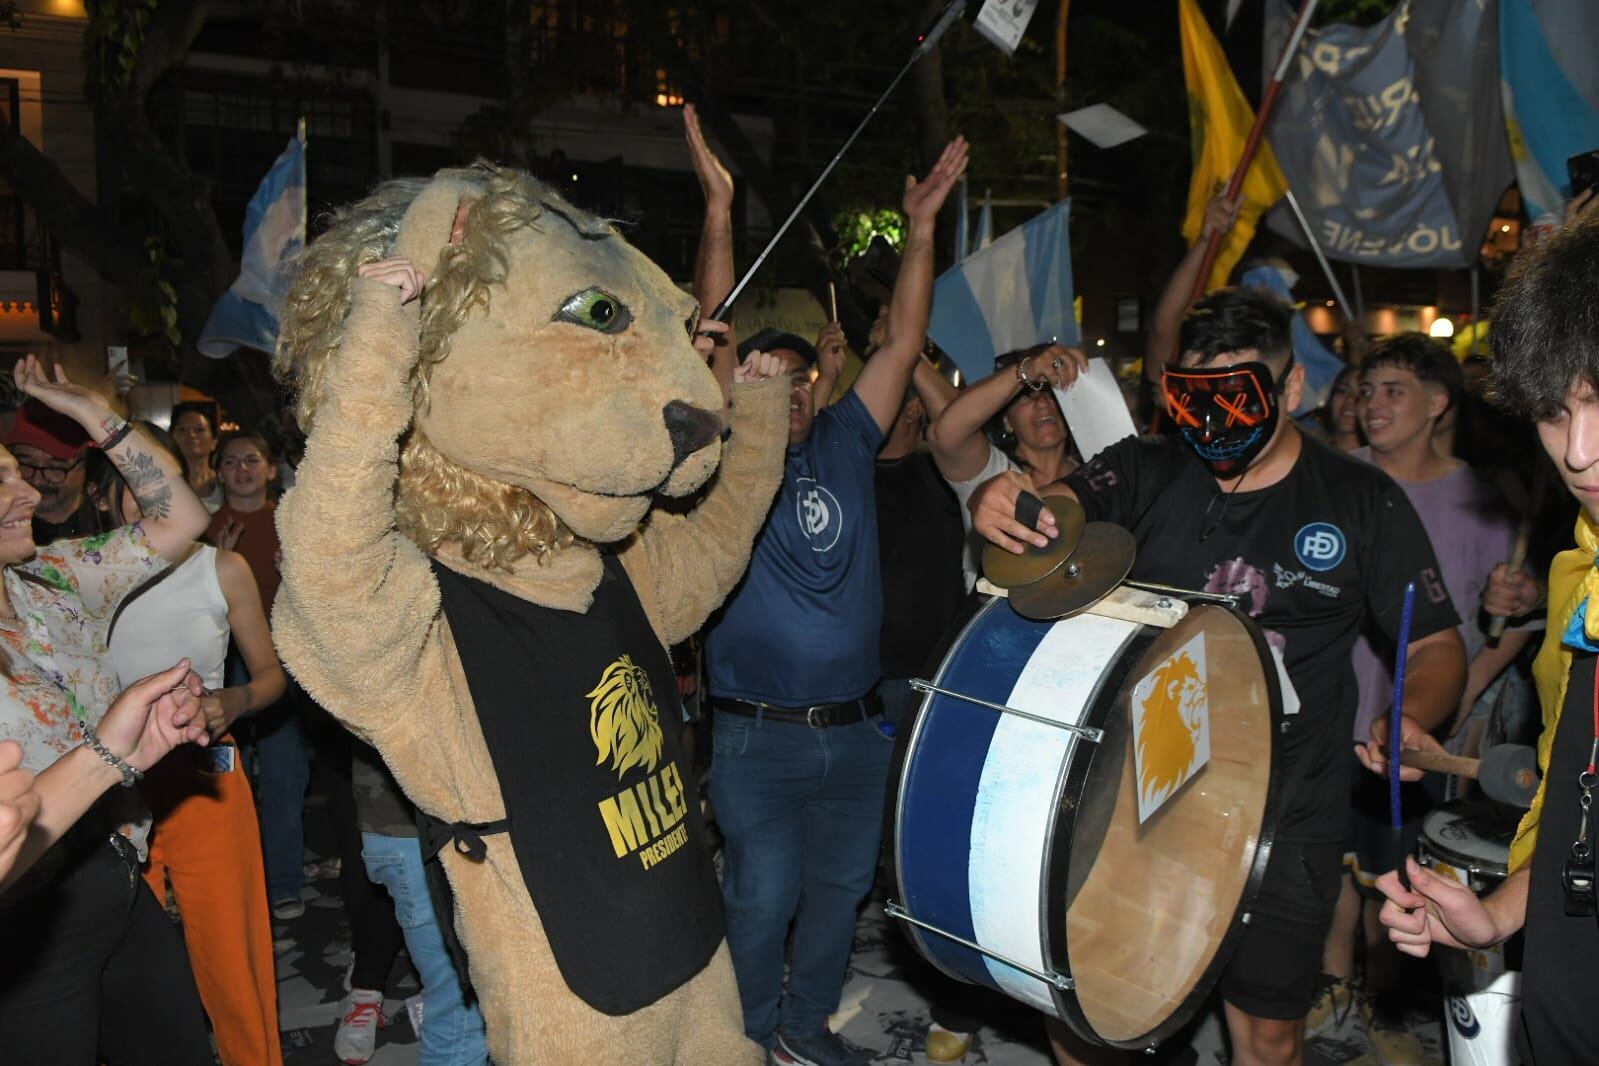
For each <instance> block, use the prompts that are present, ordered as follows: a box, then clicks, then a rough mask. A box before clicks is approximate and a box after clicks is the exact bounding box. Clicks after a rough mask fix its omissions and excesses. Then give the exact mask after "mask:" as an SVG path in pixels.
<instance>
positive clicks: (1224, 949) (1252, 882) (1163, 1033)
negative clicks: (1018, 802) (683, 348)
mask: <svg viewBox="0 0 1599 1066" xmlns="http://www.w3.org/2000/svg"><path fill="white" fill-rule="evenodd" d="M1205 606H1214V607H1216V608H1217V609H1218V610H1223V611H1226V612H1227V613H1228V614H1230V615H1232V616H1233V617H1234V618H1236V619H1238V620H1239V621H1241V622H1242V623H1244V630H1245V632H1247V633H1248V634H1249V637H1250V639H1251V641H1253V643H1254V645H1255V653H1256V654H1257V655H1258V656H1259V658H1260V661H1261V663H1262V664H1264V665H1265V666H1266V669H1265V670H1264V671H1263V673H1264V674H1265V675H1266V697H1267V704H1268V707H1269V709H1270V717H1271V776H1270V780H1269V781H1268V783H1267V785H1266V802H1265V805H1264V809H1263V810H1262V811H1261V818H1260V837H1259V839H1258V840H1257V841H1256V844H1255V858H1254V861H1253V862H1252V863H1251V864H1250V869H1249V876H1248V877H1246V878H1245V880H1244V891H1243V892H1242V894H1240V896H1239V897H1238V905H1237V907H1236V908H1234V910H1233V914H1232V918H1231V919H1230V920H1229V922H1228V928H1227V932H1226V933H1225V934H1224V935H1223V936H1222V939H1221V943H1220V944H1218V945H1217V946H1216V952H1215V954H1214V955H1213V956H1212V957H1211V960H1210V962H1209V964H1208V965H1206V967H1205V969H1204V971H1203V972H1202V973H1201V974H1200V977H1199V980H1198V981H1197V982H1195V984H1194V987H1193V988H1192V989H1191V990H1190V991H1189V993H1188V995H1187V996H1186V997H1185V998H1184V1000H1183V1002H1182V1003H1180V1004H1178V1006H1177V1009H1176V1010H1174V1011H1172V1013H1171V1014H1170V1015H1168V1016H1167V1018H1166V1020H1165V1021H1163V1022H1161V1023H1160V1024H1159V1025H1157V1026H1155V1027H1154V1028H1153V1029H1151V1030H1149V1031H1148V1032H1147V1033H1143V1034H1142V1035H1140V1036H1138V1037H1137V1038H1135V1039H1133V1040H1106V1039H1105V1038H1104V1037H1101V1036H1099V1035H1098V1034H1097V1033H1096V1032H1095V1030H1094V1027H1093V1026H1092V1025H1090V1024H1089V1023H1088V1018H1087V1016H1086V1015H1085V1013H1084V1012H1083V1008H1082V1004H1081V1002H1080V1001H1079V998H1078V993H1077V991H1076V990H1075V987H1074V989H1073V990H1072V991H1071V992H1069V993H1063V992H1060V991H1058V990H1052V991H1051V994H1052V995H1053V996H1054V998H1055V1001H1056V1009H1057V1010H1061V1009H1064V1010H1065V1013H1063V1014H1062V1015H1061V1018H1062V1020H1064V1021H1065V1022H1066V1023H1067V1024H1068V1025H1070V1026H1071V1027H1072V1029H1073V1030H1075V1031H1076V1032H1077V1034H1078V1035H1079V1036H1083V1037H1085V1038H1086V1039H1090V1040H1095V1041H1098V1042H1099V1043H1101V1044H1105V1045H1108V1046H1110V1047H1115V1048H1121V1049H1124V1050H1128V1051H1153V1050H1154V1049H1155V1048H1156V1047H1158V1046H1159V1045H1160V1044H1163V1043H1165V1042H1166V1041H1167V1040H1168V1039H1170V1038H1171V1036H1172V1035H1173V1034H1174V1033H1176V1032H1177V1031H1178V1030H1180V1029H1182V1027H1183V1026H1185V1025H1187V1024H1188V1022H1189V1021H1190V1020H1192V1019H1193V1016H1194V1015H1195V1014H1196V1013H1197V1012H1198V1011H1199V1009H1200V1008H1201V1007H1202V1006H1204V1004H1205V1002H1206V1001H1207V1000H1208V999H1209V998H1210V994H1211V992H1212V991H1213V990H1214V988H1215V986H1216V982H1217V980H1219V979H1220V977H1221V973H1222V970H1224V969H1225V968H1226V966H1227V963H1228V961H1229V960H1230V959H1231V958H1232V953H1233V949H1234V948H1235V947H1237V945H1238V938H1239V937H1241V936H1242V935H1243V933H1244V926H1245V925H1246V924H1247V923H1248V917H1249V915H1250V913H1251V912H1252V911H1253V910H1254V907H1255V900H1256V899H1257V898H1258V897H1259V895H1260V886H1261V883H1262V882H1263V881H1264V880H1265V877H1266V866H1267V863H1268V862H1269V861H1270V859H1271V850H1272V845H1273V844H1274V843H1275V841H1276V836H1277V817H1278V815H1279V813H1280V811H1279V806H1280V798H1281V793H1282V779H1283V772H1284V768H1283V761H1282V743H1283V740H1282V735H1283V732H1282V727H1283V722H1284V715H1283V694H1282V685H1281V683H1280V682H1279V681H1278V679H1277V669H1276V659H1275V658H1274V656H1273V655H1272V652H1271V648H1270V646H1269V645H1267V643H1266V638H1265V634H1264V633H1262V632H1261V629H1260V626H1259V625H1258V624H1257V623H1256V622H1255V620H1254V619H1253V618H1250V617H1249V616H1248V615H1247V614H1245V613H1244V612H1243V611H1241V610H1239V609H1238V608H1236V607H1230V606H1227V605H1225V604H1218V603H1211V602H1208V601H1207V602H1206V604H1205ZM1145 630H1149V631H1150V636H1149V642H1150V643H1153V642H1154V640H1155V638H1156V637H1158V636H1159V634H1160V633H1161V632H1162V631H1161V630H1158V629H1152V627H1149V626H1144V627H1142V629H1141V630H1139V631H1136V632H1134V634H1133V638H1132V639H1136V638H1137V637H1139V636H1140V635H1141V634H1142V633H1143V631H1145ZM1145 647H1146V648H1147V644H1146V645H1145ZM1142 650H1143V649H1140V654H1142ZM1124 661H1125V662H1126V664H1127V665H1126V668H1125V670H1122V669H1120V668H1119V669H1118V670H1117V673H1119V674H1120V675H1121V679H1120V681H1119V682H1118V683H1117V686H1116V688H1115V689H1114V690H1112V692H1111V696H1110V699H1109V700H1106V701H1103V703H1104V706H1102V705H1101V703H1102V701H1100V699H1099V693H1098V692H1096V693H1095V695H1094V700H1093V702H1091V704H1090V707H1089V710H1090V713H1089V714H1085V715H1084V716H1083V724H1084V725H1094V726H1098V727H1103V726H1104V724H1105V720H1106V719H1107V718H1108V717H1109V714H1110V710H1111V707H1112V706H1113V705H1114V703H1115V696H1116V694H1117V693H1119V692H1120V691H1121V686H1122V684H1123V683H1125V681H1126V679H1127V677H1128V676H1129V675H1131V673H1132V670H1133V667H1134V666H1135V665H1136V664H1137V657H1136V656H1128V657H1126V659H1125V660H1124ZM1118 665H1119V664H1118ZM1104 680H1105V679H1104V678H1103V677H1101V679H1100V681H1101V683H1103V682H1104ZM1092 761H1093V760H1092V759H1091V758H1090V759H1085V760H1082V767H1081V773H1082V774H1084V775H1086V774H1087V772H1088V767H1089V765H1090V764H1091V763H1092ZM1077 762H1078V760H1075V759H1074V760H1073V765H1072V766H1071V767H1070V768H1069V769H1068V771H1067V775H1066V776H1067V777H1068V778H1070V777H1074V776H1075V775H1076V774H1077V773H1078V772H1079V768H1078V766H1077ZM1076 784H1077V786H1078V788H1079V790H1080V789H1081V784H1082V782H1081V781H1080V780H1079V781H1077V782H1076ZM1059 809H1060V808H1059V806H1058V805H1057V807H1056V811H1057V816H1058V813H1059ZM1072 819H1073V822H1074V823H1075V821H1076V815H1075V813H1074V814H1073V815H1072ZM1072 828H1073V829H1074V830H1075V825H1073V826H1072ZM1055 840H1056V835H1055V834H1053V833H1052V834H1051V836H1050V838H1049V842H1050V851H1051V854H1050V856H1049V862H1048V867H1049V870H1050V873H1051V875H1053V874H1054V873H1055V872H1056V871H1055V864H1056V861H1057V859H1056V856H1055V855H1054V842H1055ZM1068 859H1069V856H1064V857H1062V858H1061V859H1060V860H1059V861H1060V862H1061V864H1062V868H1061V870H1060V873H1061V875H1062V876H1064V875H1065V872H1066V871H1065V865H1066V863H1067V861H1068ZM1062 883H1064V882H1062ZM1048 918H1049V921H1048V925H1047V929H1048V936H1049V943H1048V944H1047V945H1046V946H1045V947H1046V955H1045V962H1047V963H1048V964H1049V966H1050V967H1051V968H1052V969H1054V970H1056V971H1057V972H1059V973H1062V974H1065V975H1067V976H1070V975H1071V965H1070V955H1069V953H1068V950H1067V949H1068V944H1067V936H1066V909H1065V908H1064V907H1059V908H1055V913H1053V914H1050V915H1049V916H1048Z"/></svg>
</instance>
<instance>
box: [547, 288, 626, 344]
mask: <svg viewBox="0 0 1599 1066" xmlns="http://www.w3.org/2000/svg"><path fill="white" fill-rule="evenodd" d="M555 320H556V321H557V322H574V323H576V324H577V325H579V326H587V327H588V328H589V329H597V330H599V331H600V332H601V333H620V332H622V331H623V330H624V329H626V328H627V327H628V326H630V325H632V324H633V313H632V312H631V311H629V310H628V309H627V305H626V304H624V303H623V302H622V301H621V300H618V299H617V298H616V297H614V296H612V295H611V294H610V293H608V292H606V291H605V290H604V289H599V288H595V289H584V290H583V291H582V292H580V293H578V294H577V295H575V296H571V297H568V299H567V301H566V302H565V303H564V304H562V305H561V309H560V310H559V311H557V312H556V313H555Z"/></svg>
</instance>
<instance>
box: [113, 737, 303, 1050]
mask: <svg viewBox="0 0 1599 1066" xmlns="http://www.w3.org/2000/svg"><path fill="white" fill-rule="evenodd" d="M223 741H225V742H227V743H232V738H231V737H224V738H223ZM235 750H237V749H235ZM206 758H207V749H203V748H179V749H178V750H177V751H175V752H173V753H172V754H171V755H169V756H167V758H166V759H164V760H163V761H162V762H161V763H159V764H158V765H157V766H155V767H153V768H152V769H151V770H150V772H149V775H148V776H147V777H146V778H145V781H144V784H143V789H142V791H143V793H144V796H145V799H146V800H147V801H148V802H149V804H150V806H151V808H152V809H153V810H154V811H155V832H154V833H153V834H152V835H151V837H150V865H149V867H148V868H147V869H146V870H145V875H144V876H145V880H146V881H148V882H149V884H150V888H151V889H152V890H153V891H154V892H155V895H156V898H157V899H165V898H166V886H167V883H168V882H169V881H170V882H171V885H172V895H173V898H174V899H176V900H177V902H178V910H179V912H180V913H181V914H182V916H183V934H184V935H183V938H184V941H185V942H186V943H187V945H188V949H189V962H190V964H191V965H192V966H193V967H194V980H195V984H197V985H199V987H200V1001H201V1002H202V1003H204V1004H205V1011H206V1014H208V1015H209V1016H210V1018H211V1030H212V1032H213V1033H214V1034H215V1036H216V1042H217V1052H218V1054H219V1055H220V1056H221V1057H222V1062H223V1063H224V1066H282V1063H283V1051H282V1048H281V1047H280V1045H279V1042H278V986H277V974H276V972H275V970H274V968H273V957H272V917H271V914H270V912H269V911H268V910H267V898H266V872H265V870H264V869H263V867H262V860H261V831H260V829H259V828H258V826H257V825H256V820H255V799H254V797H253V796H252V795H251V794H250V781H249V778H248V776H246V774H245V771H244V760H243V759H242V757H241V758H238V759H237V760H236V763H237V765H236V766H235V767H234V769H233V771H232V772H231V773H226V774H213V773H207V772H204V771H203V770H202V769H201V767H202V765H203V763H204V760H205V759H206Z"/></svg>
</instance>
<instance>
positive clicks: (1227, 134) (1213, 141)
mask: <svg viewBox="0 0 1599 1066" xmlns="http://www.w3.org/2000/svg"><path fill="white" fill-rule="evenodd" d="M1179 12H1180V15H1179V18H1180V21H1181V24H1182V35H1183V80H1184V81H1185V82H1186V83H1187V87H1188V136H1189V142H1190V144H1191V146H1192V148H1193V157H1194V172H1193V177H1192V178H1190V179H1189V182H1188V215H1187V217H1186V218H1184V219H1183V236H1184V237H1185V238H1187V240H1188V243H1189V245H1190V246H1192V245H1193V243H1194V242H1195V241H1197V240H1199V231H1200V227H1201V226H1202V225H1203V224H1204V220H1205V205H1206V204H1207V203H1209V202H1210V198H1211V197H1212V196H1215V195H1216V194H1217V193H1219V192H1222V191H1224V190H1225V189H1226V188H1227V182H1228V180H1229V179H1230V178H1231V177H1232V174H1233V170H1234V169H1235V168H1236V167H1237V166H1238V163H1239V160H1241V159H1243V157H1244V142H1245V141H1247V140H1248V139H1249V129H1250V127H1251V126H1253V125H1254V124H1255V112H1254V110H1253V109H1251V108H1250V106H1249V101H1248V100H1246V99H1245V98H1244V93H1243V90H1242V89H1240V88H1239V87H1238V79H1236V78H1234V77H1233V71H1232V68H1231V67H1229V66H1228V65H1227V56H1226V54H1225V53H1224V52H1223V51H1222V49H1221V44H1220V43H1219V42H1218V41H1217V40H1216V35H1215V34H1213V33H1211V32H1210V26H1209V24H1207V23H1206V22H1205V16H1204V14H1203V13H1202V12H1201V11H1200V10H1199V4H1198V3H1197V0H1179ZM1287 191H1288V179H1287V178H1285V177H1283V172H1282V170H1281V169H1280V168H1279V167H1278V166H1277V157H1276V156H1275V155H1273V154H1272V150H1271V145H1270V144H1269V143H1267V142H1266V140H1265V139H1264V138H1262V139H1261V142H1260V149H1259V150H1258V151H1257V152H1256V153H1255V159H1254V162H1253V163H1251V164H1250V167H1249V173H1248V174H1247V175H1246V176H1245V177H1244V187H1243V201H1242V203H1241V204H1240V205H1239V209H1238V222H1237V224H1236V225H1234V226H1233V229H1232V232H1231V233H1230V234H1228V235H1227V237H1226V238H1225V239H1224V240H1223V241H1222V243H1221V250H1220V252H1219V254H1218V255H1217V256H1216V266H1215V268H1214V269H1213V270H1212V271H1211V274H1210V278H1209V279H1208V280H1207V281H1206V283H1205V288H1206V289H1207V290H1209V289H1215V288H1219V287H1220V286H1222V285H1225V284H1227V277H1228V275H1229V274H1231V273H1232V271H1233V267H1234V266H1236V265H1237V264H1238V260H1239V259H1240V258H1242V257H1243V254H1244V249H1245V248H1248V247H1249V242H1250V240H1252V239H1253V238H1254V236H1255V224H1256V223H1257V222H1258V221H1259V220H1260V216H1261V214H1262V213H1263V212H1264V211H1265V210H1266V209H1267V208H1268V207H1270V206H1271V205H1272V204H1274V203H1276V202H1277V201H1278V200H1279V199H1281V198H1282V196H1283V194H1284V193H1285V192H1287Z"/></svg>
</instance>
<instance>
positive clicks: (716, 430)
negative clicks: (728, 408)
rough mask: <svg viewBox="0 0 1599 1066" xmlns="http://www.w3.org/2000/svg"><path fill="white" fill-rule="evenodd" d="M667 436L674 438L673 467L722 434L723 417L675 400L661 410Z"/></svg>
mask: <svg viewBox="0 0 1599 1066" xmlns="http://www.w3.org/2000/svg"><path fill="white" fill-rule="evenodd" d="M661 416H662V417H663V418H664V419H665V421H666V434H667V436H669V437H671V438H672V466H673V467H674V468H675V467H676V466H677V465H678V464H679V463H681V462H682V461H683V460H684V459H687V458H688V457H689V456H691V455H693V454H694V453H695V452H697V451H699V450H700V449H701V448H703V447H705V446H706V445H707V444H709V443H711V441H713V440H715V439H716V437H717V435H718V434H720V433H721V432H722V416H721V415H720V414H715V413H713V412H711V411H706V410H704V409H703V408H699V407H695V406H693V405H691V404H686V403H684V402H683V401H682V400H673V401H672V402H671V403H669V404H667V405H666V406H665V407H664V408H662V409H661Z"/></svg>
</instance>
